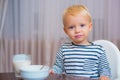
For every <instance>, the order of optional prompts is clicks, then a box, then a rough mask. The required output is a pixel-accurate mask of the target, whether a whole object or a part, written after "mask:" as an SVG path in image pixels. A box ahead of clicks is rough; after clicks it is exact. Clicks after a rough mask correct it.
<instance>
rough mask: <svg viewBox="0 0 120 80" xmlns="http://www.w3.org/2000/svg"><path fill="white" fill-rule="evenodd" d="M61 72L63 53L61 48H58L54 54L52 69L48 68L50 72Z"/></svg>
mask: <svg viewBox="0 0 120 80" xmlns="http://www.w3.org/2000/svg"><path fill="white" fill-rule="evenodd" d="M62 72H63V54H62V48H60V49H59V50H58V52H57V55H56V61H55V63H54V65H53V67H52V70H50V73H51V74H54V73H56V74H61V73H62Z"/></svg>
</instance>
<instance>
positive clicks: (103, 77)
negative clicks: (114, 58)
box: [100, 76, 110, 80]
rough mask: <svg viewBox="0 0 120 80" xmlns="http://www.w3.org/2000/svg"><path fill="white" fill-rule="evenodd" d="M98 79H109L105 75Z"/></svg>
mask: <svg viewBox="0 0 120 80" xmlns="http://www.w3.org/2000/svg"><path fill="white" fill-rule="evenodd" d="M100 80H110V79H109V78H108V77H106V76H101V77H100Z"/></svg>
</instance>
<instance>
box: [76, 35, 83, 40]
mask: <svg viewBox="0 0 120 80" xmlns="http://www.w3.org/2000/svg"><path fill="white" fill-rule="evenodd" d="M82 36H83V35H76V36H75V38H76V39H78V38H81V37H82Z"/></svg>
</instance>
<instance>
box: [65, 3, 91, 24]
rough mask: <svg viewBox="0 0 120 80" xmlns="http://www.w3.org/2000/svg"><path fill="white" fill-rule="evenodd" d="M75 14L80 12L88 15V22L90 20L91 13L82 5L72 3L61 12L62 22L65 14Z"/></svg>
mask: <svg viewBox="0 0 120 80" xmlns="http://www.w3.org/2000/svg"><path fill="white" fill-rule="evenodd" d="M77 14H81V15H82V16H85V17H88V19H89V22H92V19H91V15H90V13H89V11H88V9H87V7H85V6H84V5H73V6H70V7H68V8H67V9H66V10H65V11H64V13H63V24H65V16H66V15H72V16H75V15H77Z"/></svg>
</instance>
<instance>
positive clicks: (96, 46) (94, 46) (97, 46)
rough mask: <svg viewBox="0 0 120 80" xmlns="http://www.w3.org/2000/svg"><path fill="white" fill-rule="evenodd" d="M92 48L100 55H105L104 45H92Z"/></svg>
mask: <svg viewBox="0 0 120 80" xmlns="http://www.w3.org/2000/svg"><path fill="white" fill-rule="evenodd" d="M91 46H92V47H93V48H95V49H96V50H97V51H99V52H100V53H104V51H105V50H104V48H103V46H102V45H98V44H95V43H92V45H91Z"/></svg>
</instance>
